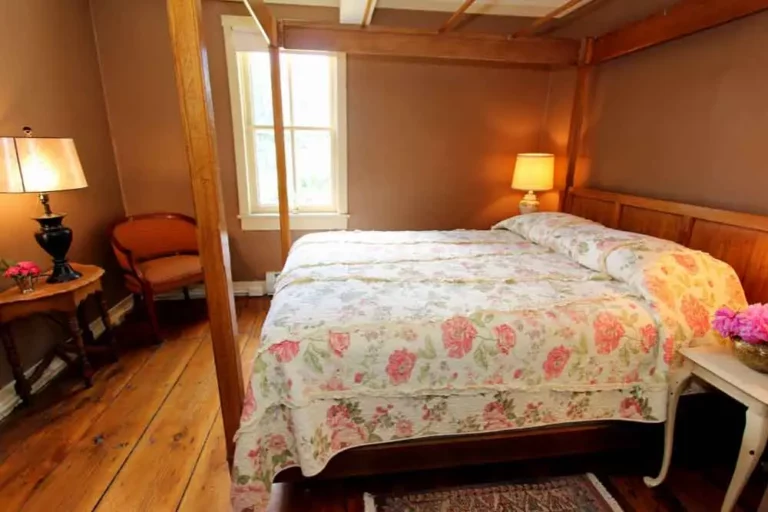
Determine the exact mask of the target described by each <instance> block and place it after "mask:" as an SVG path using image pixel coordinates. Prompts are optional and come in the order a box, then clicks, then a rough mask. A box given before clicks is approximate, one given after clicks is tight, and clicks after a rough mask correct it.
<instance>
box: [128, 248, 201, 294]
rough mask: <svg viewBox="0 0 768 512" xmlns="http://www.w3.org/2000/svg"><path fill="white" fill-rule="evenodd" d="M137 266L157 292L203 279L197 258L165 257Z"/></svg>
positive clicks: (187, 256)
mask: <svg viewBox="0 0 768 512" xmlns="http://www.w3.org/2000/svg"><path fill="white" fill-rule="evenodd" d="M138 266H139V269H140V270H141V272H142V273H143V274H144V278H145V279H146V280H147V281H148V282H149V284H150V285H151V286H152V289H153V290H154V291H157V292H160V291H166V290H172V289H174V288H178V287H180V286H185V285H186V284H190V283H192V282H195V281H199V280H202V278H203V268H202V266H201V265H200V257H199V256H190V255H178V256H167V257H165V258H158V259H156V260H149V261H145V262H143V263H139V265H138Z"/></svg>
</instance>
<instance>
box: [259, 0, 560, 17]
mask: <svg viewBox="0 0 768 512" xmlns="http://www.w3.org/2000/svg"><path fill="white" fill-rule="evenodd" d="M266 2H267V3H273V4H293V5H320V6H326V7H341V8H342V9H343V8H345V6H346V4H353V5H351V6H350V7H351V8H353V9H356V10H359V4H362V6H363V7H362V9H363V10H364V6H365V0H266ZM564 2H565V0H477V1H476V2H475V3H474V4H473V5H472V6H471V7H470V8H469V9H468V10H467V12H468V13H474V14H496V15H504V16H543V15H545V14H547V13H548V12H550V11H552V10H553V9H554V8H556V7H559V6H560V5H562V4H563V3H564ZM374 3H375V7H376V8H378V9H407V10H412V11H442V12H453V11H455V10H456V9H458V8H459V6H461V4H462V0H376V1H375V2H374Z"/></svg>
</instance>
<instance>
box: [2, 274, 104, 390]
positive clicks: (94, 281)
mask: <svg viewBox="0 0 768 512" xmlns="http://www.w3.org/2000/svg"><path fill="white" fill-rule="evenodd" d="M72 267H73V268H74V269H75V270H77V271H78V272H81V273H82V274H83V277H81V278H80V279H77V280H75V281H70V282H68V283H59V284H48V283H45V282H44V281H43V280H42V279H41V280H40V282H38V284H37V286H36V287H35V291H33V292H31V293H27V294H22V293H21V292H20V291H19V290H18V288H16V287H14V288H11V289H8V290H6V291H4V292H2V293H0V337H1V338H2V341H3V346H4V347H5V352H6V355H7V356H8V363H9V364H10V366H11V370H12V371H13V376H14V378H15V379H16V384H15V389H16V393H17V394H18V395H19V397H21V399H22V401H23V402H24V403H29V402H30V400H31V397H32V384H34V383H35V382H36V381H37V380H38V379H39V378H40V377H41V376H42V375H43V372H45V370H46V369H47V368H48V366H49V365H50V364H51V362H52V361H53V358H54V357H57V356H58V357H59V358H60V359H61V360H62V361H64V362H65V363H66V364H67V366H70V367H78V369H79V370H80V373H81V375H82V377H83V380H84V381H85V385H86V386H88V387H90V386H91V385H92V380H91V378H92V377H93V368H92V367H91V363H90V361H88V354H87V352H91V351H104V350H108V351H109V352H111V354H112V356H113V358H115V359H117V345H116V342H115V336H114V332H113V331H112V322H111V321H110V319H109V309H108V308H107V304H106V302H105V301H104V296H103V294H102V289H101V277H102V276H103V275H104V269H102V268H99V267H96V266H93V265H78V264H76V263H73V264H72ZM91 295H93V296H95V298H96V301H97V302H98V304H99V308H100V311H101V319H102V321H103V322H104V334H105V337H106V341H107V344H106V345H104V346H96V345H92V344H91V343H92V342H93V333H91V330H90V328H89V327H88V324H87V323H86V321H85V315H84V312H83V308H82V305H83V302H84V301H85V299H87V298H88V297H90V296H91ZM50 311H58V312H61V313H64V314H66V315H67V320H68V329H69V334H70V335H71V336H72V340H73V343H71V344H70V343H66V342H65V341H61V342H59V343H57V344H56V345H54V346H53V347H52V348H51V350H50V351H49V352H48V353H47V354H46V355H45V357H44V358H43V360H42V362H41V363H40V365H39V366H38V367H37V368H36V369H35V371H34V373H33V374H32V375H31V376H30V377H29V379H27V378H26V376H25V375H24V369H23V367H22V366H21V360H20V359H19V354H18V352H17V350H16V342H15V340H14V339H13V337H12V336H11V332H10V322H12V321H13V320H15V319H17V318H22V317H25V316H29V315H32V314H34V313H45V312H50ZM86 341H88V342H90V343H89V344H88V345H86Z"/></svg>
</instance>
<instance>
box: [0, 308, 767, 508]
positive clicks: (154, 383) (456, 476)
mask: <svg viewBox="0 0 768 512" xmlns="http://www.w3.org/2000/svg"><path fill="white" fill-rule="evenodd" d="M161 307H162V308H163V309H162V311H161V313H162V316H163V318H164V325H165V328H164V329H165V342H164V343H163V344H162V345H160V346H158V347H153V346H149V345H146V344H145V342H144V340H146V339H148V333H147V332H146V329H145V326H144V325H143V324H142V322H141V318H131V319H130V320H129V321H128V322H127V323H126V324H125V325H123V326H121V328H120V332H119V338H120V342H121V345H122V346H123V347H124V350H123V354H122V356H121V358H120V361H119V362H118V363H112V364H110V363H106V364H102V365H101V366H100V368H99V370H98V372H97V374H96V376H95V379H94V386H93V387H92V388H91V389H83V388H82V386H81V385H80V382H79V380H78V379H77V378H74V377H72V376H66V375H64V376H62V377H60V378H57V379H56V380H55V381H54V383H52V384H51V385H50V386H49V387H48V388H47V389H46V390H45V391H43V392H42V393H40V394H39V395H37V396H36V401H35V404H34V405H33V406H31V407H29V408H23V409H17V411H15V412H14V413H13V414H12V415H11V416H10V417H9V418H8V419H6V420H5V421H4V422H3V423H2V424H0V511H2V512H14V511H22V510H23V511H32V512H37V511H41V512H42V511H46V512H47V511H57V512H58V511H63V512H68V511H92V510H99V511H107V512H111V511H120V512H123V511H151V512H155V511H161V512H162V511H174V510H181V511H184V512H190V511H196V512H215V511H226V510H229V474H228V469H227V463H226V457H225V451H224V430H223V427H222V423H221V419H220V416H219V414H218V407H219V404H218V394H217V389H216V379H215V371H214V367H213V358H212V351H211V342H210V337H209V331H208V327H207V322H206V320H205V311H204V304H203V303H202V302H201V301H191V302H189V303H185V302H174V303H163V304H161ZM268 307H269V301H268V300H267V299H242V300H238V301H237V309H238V325H239V328H240V334H239V336H238V343H239V346H240V349H241V351H242V354H243V356H242V358H243V370H244V371H243V374H244V375H248V374H249V369H250V368H249V367H250V363H251V361H252V359H253V356H254V353H255V351H256V349H257V347H258V340H259V336H260V332H261V325H262V323H263V321H264V318H265V316H266V311H267V309H268ZM676 457H677V455H676ZM680 458H682V459H685V457H684V456H683V457H680ZM728 464H729V463H728V462H726V463H725V464H723V463H721V462H713V463H711V464H709V463H708V462H707V461H706V460H704V461H703V462H702V460H701V458H698V459H696V458H693V459H690V460H688V461H687V462H686V460H682V461H679V460H678V459H677V458H676V462H675V465H674V466H673V469H672V471H671V473H670V476H669V479H668V482H667V483H666V484H665V485H663V486H662V487H661V488H659V489H654V490H651V489H647V488H646V487H645V486H644V485H643V484H642V480H641V475H642V474H643V473H644V472H646V471H647V470H648V468H647V467H639V466H638V464H635V463H633V461H621V460H618V461H617V460H615V459H612V460H601V461H600V462H599V463H598V462H594V463H593V462H592V461H586V460H584V459H580V460H567V461H566V460H562V461H555V462H543V461H529V462H526V463H517V464H515V465H501V466H490V467H483V468H472V469H456V470H450V471H433V472H429V473H428V474H414V475H407V476H404V475H394V476H392V475H391V476H382V477H377V478H367V479H348V480H344V481H322V480H314V481H309V482H306V483H301V484H291V485H287V484H281V485H279V486H276V489H275V492H274V493H273V500H272V506H271V509H272V511H274V512H278V511H281V512H282V511H301V512H331V511H333V512H357V511H361V510H362V499H361V497H362V493H363V492H364V491H374V492H376V491H378V492H386V491H387V490H393V489H406V488H418V489H429V488H435V487H442V486H451V485H461V484H463V483H477V482H490V481H503V480H510V479H514V478H517V477H519V476H526V475H527V476H531V475H538V474H549V473H561V474H564V473H569V472H575V471H581V470H582V469H584V468H585V467H586V468H587V469H591V470H593V471H595V472H597V473H598V474H599V476H600V477H601V480H602V481H603V482H604V483H605V484H606V485H607V487H608V488H609V490H610V492H611V493H612V494H613V495H614V496H615V497H616V498H617V500H618V501H619V503H620V504H621V505H622V506H623V507H624V508H625V510H627V511H638V512H645V511H669V512H676V511H710V510H713V511H714V510H718V509H719V503H720V501H721V500H722V497H723V495H724V489H725V487H726V486H727V483H728V479H729V478H730V471H731V467H732V466H730V467H729V465H728ZM757 473H758V474H757V475H755V477H754V478H753V481H752V482H751V483H750V486H749V487H748V488H747V491H746V492H745V494H744V495H743V497H742V500H741V501H740V509H739V510H742V511H750V510H755V509H756V507H757V503H758V502H759V499H760V496H761V494H762V489H763V487H762V486H763V485H764V484H765V480H766V478H765V475H764V474H762V473H760V472H757Z"/></svg>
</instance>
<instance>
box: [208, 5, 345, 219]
mask: <svg viewBox="0 0 768 512" xmlns="http://www.w3.org/2000/svg"><path fill="white" fill-rule="evenodd" d="M221 25H222V27H223V29H224V47H225V51H226V59H227V73H228V77H229V97H230V103H231V106H232V127H233V131H234V141H235V166H236V168H237V197H238V209H239V215H238V217H239V218H240V226H241V228H242V229H243V230H244V231H276V230H278V229H280V221H279V216H278V213H277V212H276V211H255V210H257V209H256V208H253V207H252V204H251V194H254V197H255V194H256V187H255V183H253V181H254V180H253V179H252V177H251V176H252V175H251V173H249V162H248V152H247V151H246V133H245V129H246V127H245V120H244V116H243V112H244V96H243V94H241V91H242V90H243V89H244V88H243V83H242V79H241V76H240V73H239V68H238V62H237V50H236V48H238V49H239V48H248V49H251V48H252V49H253V51H265V50H267V49H268V46H267V42H266V41H265V40H264V37H263V36H262V35H261V33H260V32H259V30H258V28H257V27H256V25H255V22H254V21H253V20H252V19H251V18H250V17H248V16H229V15H224V16H222V17H221ZM241 51H242V50H241ZM323 53H328V52H323ZM333 55H335V56H336V66H335V67H336V76H335V77H334V78H335V81H336V87H335V91H332V92H335V94H336V106H337V108H336V111H335V112H332V115H333V116H334V117H335V119H334V122H335V125H336V144H335V147H334V148H333V149H332V153H333V155H334V162H333V167H334V168H335V174H334V175H333V183H334V188H335V190H334V203H335V211H329V212H302V211H300V210H298V209H295V210H292V211H291V212H290V225H291V229H296V230H327V229H347V225H348V221H349V214H348V204H347V64H346V55H345V54H343V53H334V54H333ZM245 106H247V105H245Z"/></svg>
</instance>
